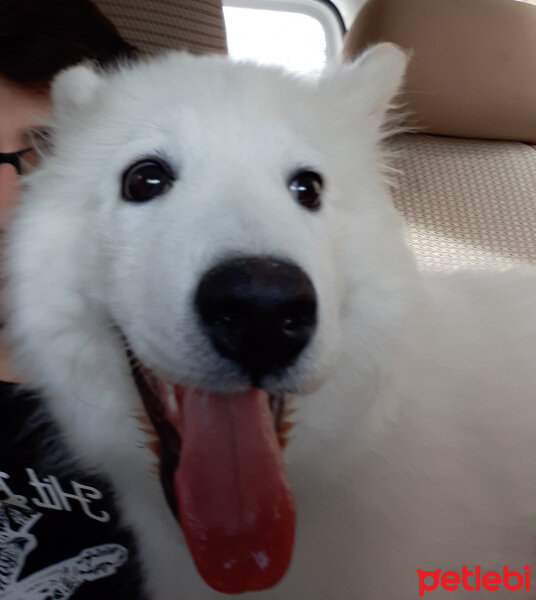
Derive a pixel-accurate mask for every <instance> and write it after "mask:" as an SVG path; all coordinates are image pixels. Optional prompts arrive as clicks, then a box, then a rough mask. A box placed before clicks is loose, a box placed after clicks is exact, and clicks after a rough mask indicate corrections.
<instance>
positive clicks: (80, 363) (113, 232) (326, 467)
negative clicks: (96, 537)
mask: <svg viewBox="0 0 536 600" xmlns="http://www.w3.org/2000/svg"><path fill="white" fill-rule="evenodd" d="M405 63H406V60H405V56H404V54H403V53H402V52H401V51H400V50H398V49H397V48H396V47H394V46H392V45H390V44H381V45H379V46H376V47H374V48H372V49H370V50H369V51H368V52H366V53H365V54H364V55H363V56H362V57H361V58H359V59H358V60H357V61H356V62H355V63H353V64H350V65H338V66H336V67H334V68H331V69H329V70H327V72H326V73H324V74H323V75H322V76H321V77H320V78H319V79H315V80H305V79H301V78H297V77H293V76H290V75H287V74H284V73H281V72H280V71H279V70H277V69H271V68H260V67H258V66H254V65H251V64H241V63H238V64H236V63H232V62H231V61H229V60H227V59H225V58H220V57H202V58H200V57H197V58H196V57H192V56H189V55H186V54H169V55H166V56H163V57H159V58H156V59H151V60H147V61H146V62H142V63H140V64H133V65H130V66H124V67H122V68H120V69H118V70H117V72H111V73H105V74H102V73H96V72H94V71H93V70H91V69H90V68H87V67H75V68H73V69H71V70H68V71H66V72H65V73H63V74H61V75H60V76H59V78H58V79H57V81H56V82H55V85H54V87H53V98H54V105H55V112H54V117H53V120H52V127H53V150H52V152H51V154H50V156H48V157H47V158H46V159H45V161H44V164H43V166H42V168H41V169H39V170H38V171H37V172H36V173H35V174H34V175H32V176H31V177H30V179H29V181H28V182H27V184H28V191H27V192H26V193H25V195H24V197H23V199H22V201H21V204H20V208H19V210H18V214H17V217H16V219H15V222H14V224H13V227H12V232H11V235H10V240H9V248H8V275H9V279H10V281H11V284H10V289H9V301H10V307H11V313H12V314H11V317H12V318H11V332H12V337H13V340H14V342H15V344H16V348H17V350H18V355H19V361H20V363H19V364H20V367H21V369H22V370H23V372H24V373H25V374H26V375H27V377H28V380H29V381H30V382H31V383H32V384H33V385H35V386H37V387H38V388H40V389H42V390H44V392H45V394H46V396H47V398H48V401H49V406H50V410H51V412H52V414H53V415H54V417H55V419H56V420H57V421H58V423H59V424H60V425H61V427H62V428H63V430H64V432H65V435H66V437H67V439H68V441H69V443H70V444H71V446H72V447H73V448H74V449H76V451H77V454H78V455H79V456H80V458H81V459H82V460H83V461H85V463H86V464H88V465H91V466H93V467H97V468H98V469H100V470H102V471H104V472H105V473H106V474H107V475H109V477H110V478H111V480H112V482H113V485H114V486H115V489H116V492H117V497H118V501H119V504H120V507H121V509H122V511H123V514H124V518H125V520H126V522H128V523H129V524H130V525H131V527H132V528H133V529H134V532H135V534H136V537H137V539H138V542H139V545H140V553H141V558H142V562H143V565H144V569H145V574H146V581H147V589H148V591H149V595H150V598H152V599H154V600H175V599H177V600H212V599H215V598H222V597H223V596H222V594H221V592H226V593H234V592H245V595H244V596H242V597H244V598H247V599H252V600H253V599H259V600H261V599H267V600H268V599H269V600H324V599H326V598H330V599H341V600H389V599H390V600H410V599H414V598H418V597H419V594H420V595H423V596H424V597H430V598H432V597H433V598H434V599H437V598H456V599H457V600H459V599H466V598H472V597H473V596H474V594H475V592H474V591H472V588H474V587H476V588H477V589H478V587H479V586H480V587H481V592H480V596H479V597H484V596H485V597H488V595H489V596H490V597H493V598H510V597H511V592H510V591H509V590H510V588H512V586H514V587H515V586H518V582H519V577H523V580H522V581H521V584H520V585H519V586H518V587H520V588H521V589H520V590H519V591H518V592H517V596H516V597H517V598H528V597H530V596H531V593H530V591H527V589H526V588H527V587H534V590H533V592H532V595H533V596H534V595H536V584H535V585H534V586H533V583H532V581H531V580H530V571H529V570H528V569H526V570H524V566H525V565H527V564H530V563H531V561H532V559H533V558H534V550H535V547H536V546H535V542H536V538H535V531H536V368H535V367H534V361H535V357H536V310H535V308H534V299H535V298H536V280H535V278H534V274H530V273H529V274H525V275H523V274H512V273H510V274H502V275H501V274H497V275H490V276H486V275H476V274H459V275H451V276H446V275H441V276H439V275H433V276H431V275H423V274H421V273H419V272H418V270H417V268H416V266H415V264H414V262H413V259H412V257H411V254H410V252H409V250H408V249H407V248H406V246H405V243H404V241H403V230H402V226H401V222H400V219H399V216H398V214H397V213H396V211H395V209H394V208H393V206H392V205H391V202H390V198H389V193H388V186H387V184H386V168H385V162H386V161H385V157H384V155H383V151H382V140H383V138H384V137H385V136H386V134H387V131H388V130H387V129H386V128H385V119H386V113H387V111H388V108H389V106H390V103H391V101H392V98H393V97H394V96H395V94H396V93H397V90H398V88H399V86H400V83H401V80H402V78H403V73H404V69H405ZM261 390H262V391H261ZM291 396H292V397H293V398H292V399H291ZM290 407H292V409H293V410H294V411H295V413H294V414H293V416H292V421H294V423H295V424H294V426H293V428H292V429H291V430H290V431H289V427H290V424H289V422H288V418H289V412H290V411H289V409H290ZM147 415H148V417H150V421H151V422H152V427H154V430H156V432H157V434H158V439H159V446H160V456H161V458H160V459H159V458H157V456H156V455H155V453H153V452H152V451H151V449H150V448H151V447H153V446H154V439H153V437H154V436H155V435H156V433H154V432H153V433H147V432H146V431H144V430H143V427H142V426H141V425H140V422H146V423H148V422H149V418H147ZM287 438H288V442H289V443H288V444H287V445H286V448H284V449H283V447H284V446H285V443H286V441H287ZM170 507H171V510H170ZM173 513H175V514H176V515H177V516H178V520H179V521H180V526H179V525H178V524H177V519H176V518H175V516H174V514H173ZM294 530H295V536H294ZM477 565H478V567H479V569H477V568H476V566H477ZM505 566H507V569H508V570H507V571H506V576H505V571H504V567H505ZM464 568H465V570H464ZM438 569H439V570H440V571H438ZM448 571H452V573H447V574H446V575H445V572H448ZM489 571H497V572H498V575H493V574H490V573H488V572H489ZM514 571H516V572H518V573H519V575H515V574H514V573H513V572H514ZM427 572H428V573H427ZM469 573H470V574H469ZM494 577H495V579H494ZM497 577H499V578H500V577H503V579H505V580H506V581H504V580H503V581H500V582H499V583H497V582H496V580H497ZM477 580H478V581H477ZM493 586H496V587H495V588H494V587H493ZM509 586H510V587H509ZM488 589H489V590H491V589H493V590H497V591H493V592H490V593H489V594H487V593H486V591H485V590H488ZM215 590H219V591H215ZM431 590H435V591H434V592H432V591H431Z"/></svg>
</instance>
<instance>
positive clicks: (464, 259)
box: [345, 0, 536, 270]
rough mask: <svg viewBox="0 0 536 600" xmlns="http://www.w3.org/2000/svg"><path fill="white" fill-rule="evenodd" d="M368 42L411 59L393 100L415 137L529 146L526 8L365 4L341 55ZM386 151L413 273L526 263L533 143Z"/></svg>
mask: <svg viewBox="0 0 536 600" xmlns="http://www.w3.org/2000/svg"><path fill="white" fill-rule="evenodd" d="M378 41H392V42H396V43H398V44H400V45H402V46H404V47H406V48H411V49H412V50H413V51H414V52H413V56H412V60H411V62H410V68H409V73H408V80H407V84H406V91H405V93H404V94H403V95H402V101H403V102H404V103H405V109H407V110H409V111H411V112H412V113H413V123H414V124H417V125H419V126H421V128H422V129H424V130H425V131H430V132H433V133H441V134H449V135H457V136H463V137H467V138H471V137H479V138H503V139H510V140H512V139H513V140H536V54H535V53H536V6H533V5H530V4H525V3H523V2H515V1H514V0H369V1H368V3H367V4H366V5H365V7H364V9H363V11H362V12H361V13H359V14H358V16H357V19H356V21H355V22H354V24H353V25H352V27H351V29H350V32H349V35H348V37H347V39H346V42H345V55H346V57H351V56H353V55H355V54H356V53H358V52H359V51H361V50H362V49H363V48H364V47H365V46H367V45H368V44H370V43H374V42H378ZM422 129H421V130H422ZM392 146H393V148H395V149H396V150H397V152H396V160H395V162H396V166H397V167H398V169H399V170H400V175H399V177H398V187H397V188H396V189H395V192H394V196H395V202H396V206H397V207H398V209H399V210H400V211H401V212H402V214H403V216H404V218H405V220H406V223H407V229H408V239H409V242H410V244H411V245H412V246H413V248H414V249H415V252H416V254H417V257H418V259H419V262H420V264H421V265H423V266H424V267H427V268H431V269H439V270H452V269H458V268H466V267H470V268H478V269H503V268H507V267H510V266H512V265H536V147H535V146H531V145H529V144H523V143H520V142H519V141H512V142H500V141H483V140H482V139H479V140H476V139H461V138H454V137H440V136H433V135H423V134H418V135H417V134H406V135H403V136H400V137H399V138H397V139H395V140H393V142H392Z"/></svg>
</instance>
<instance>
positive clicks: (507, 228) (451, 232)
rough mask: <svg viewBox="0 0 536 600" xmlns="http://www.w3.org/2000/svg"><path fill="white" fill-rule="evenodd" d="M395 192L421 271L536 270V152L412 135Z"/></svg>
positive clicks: (400, 151)
mask: <svg viewBox="0 0 536 600" xmlns="http://www.w3.org/2000/svg"><path fill="white" fill-rule="evenodd" d="M392 147H393V148H394V149H395V150H396V153H395V160H394V163H395V166H396V167H397V168H398V169H399V170H400V171H401V173H400V175H399V177H398V178H397V187H396V188H395V190H394V198H395V204H396V206H397V207H398V209H399V210H400V211H401V212H402V214H403V215H404V218H405V220H406V223H407V227H408V240H409V242H410V244H411V246H412V247H413V248H414V250H415V252H416V254H417V257H418V259H419V262H420V264H421V265H422V266H424V267H427V268H431V269H437V270H453V269H457V268H460V267H474V268H479V269H482V268H484V269H502V268H506V267H510V266H512V265H515V264H519V265H529V264H532V265H536V148H535V147H533V146H529V145H527V144H521V143H516V142H487V141H482V140H464V139H456V138H444V137H439V136H430V135H415V134H406V135H403V136H399V137H398V138H396V139H395V140H393V142H392Z"/></svg>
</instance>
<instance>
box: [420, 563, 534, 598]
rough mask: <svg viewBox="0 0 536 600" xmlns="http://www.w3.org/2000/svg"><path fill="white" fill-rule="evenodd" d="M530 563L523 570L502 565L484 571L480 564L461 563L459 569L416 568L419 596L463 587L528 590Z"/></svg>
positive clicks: (488, 589) (465, 588) (473, 589)
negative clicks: (493, 569)
mask: <svg viewBox="0 0 536 600" xmlns="http://www.w3.org/2000/svg"><path fill="white" fill-rule="evenodd" d="M531 568H532V565H524V566H523V571H522V572H521V571H515V570H513V569H511V568H510V567H509V566H508V565H504V566H503V568H502V570H501V571H485V570H484V569H482V567H481V566H480V565H476V566H474V567H472V568H469V567H468V566H467V565H463V566H462V568H461V571H442V570H441V569H436V570H435V571H423V570H422V569H417V577H418V578H419V596H420V597H421V598H422V597H423V596H424V594H425V593H426V592H433V591H434V590H437V589H442V590H445V591H447V592H455V591H456V590H459V589H463V590H467V591H476V592H478V591H481V590H487V591H496V590H500V589H503V590H509V591H511V592H515V591H517V590H521V589H523V590H530V589H531V587H530V570H531Z"/></svg>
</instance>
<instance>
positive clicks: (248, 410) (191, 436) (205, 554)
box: [132, 363, 295, 593]
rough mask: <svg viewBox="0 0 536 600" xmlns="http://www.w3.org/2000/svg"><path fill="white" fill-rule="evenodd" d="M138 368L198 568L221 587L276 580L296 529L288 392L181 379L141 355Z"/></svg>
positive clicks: (170, 494)
mask: <svg viewBox="0 0 536 600" xmlns="http://www.w3.org/2000/svg"><path fill="white" fill-rule="evenodd" d="M132 371H133V375H134V378H135V380H136V383H137V386H138V389H139V391H140V394H141V397H142V399H143V402H144V405H145V409H146V411H147V414H148V416H149V418H150V422H151V424H152V427H153V428H154V431H155V432H156V434H157V440H155V444H154V445H152V448H151V449H152V450H154V451H155V452H157V454H158V455H159V457H160V469H161V480H162V485H163V488H164V492H165V495H166V498H167V501H168V503H169V505H170V507H171V510H172V511H173V513H174V514H175V516H176V518H177V519H178V520H179V522H180V524H181V527H182V530H183V532H184V535H185V538H186V541H187V544H188V547H189V549H190V553H191V555H192V557H193V560H194V562H195V564H196V567H197V569H198V571H199V573H200V575H201V576H202V577H203V579H204V580H205V581H206V582H207V583H208V585H210V586H211V587H212V588H214V589H216V590H218V591H220V592H224V593H240V592H245V591H249V590H262V589H266V588H269V587H271V586H273V585H275V584H276V583H277V582H278V581H279V580H280V579H281V577H282V576H283V575H284V574H285V572H286V570H287V568H288V566H289V563H290V559H291V555H292V548H293V543H294V531H295V510H294V500H293V497H292V493H291V491H290V487H289V484H288V480H287V475H286V471H285V467H284V462H283V448H284V446H285V443H286V440H287V438H286V434H287V432H288V430H289V429H290V427H291V424H290V422H289V421H287V416H288V414H289V412H290V411H289V410H288V406H287V399H286V398H285V397H284V396H278V397H275V396H270V395H268V394H267V393H266V392H264V391H262V390H259V389H256V388H250V389H248V390H246V391H242V392H239V393H236V394H222V393H219V392H211V391H206V390H202V389H198V388H184V387H180V386H178V385H172V384H169V383H167V382H164V381H162V380H159V379H158V378H157V377H155V376H154V374H153V373H152V372H151V371H149V370H148V369H146V368H144V367H143V366H141V365H140V364H139V363H138V364H137V365H136V366H135V367H133V369H132Z"/></svg>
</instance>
